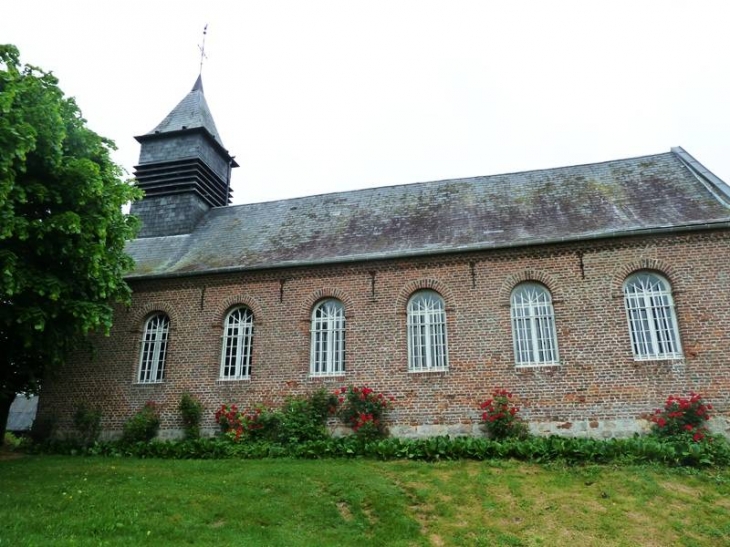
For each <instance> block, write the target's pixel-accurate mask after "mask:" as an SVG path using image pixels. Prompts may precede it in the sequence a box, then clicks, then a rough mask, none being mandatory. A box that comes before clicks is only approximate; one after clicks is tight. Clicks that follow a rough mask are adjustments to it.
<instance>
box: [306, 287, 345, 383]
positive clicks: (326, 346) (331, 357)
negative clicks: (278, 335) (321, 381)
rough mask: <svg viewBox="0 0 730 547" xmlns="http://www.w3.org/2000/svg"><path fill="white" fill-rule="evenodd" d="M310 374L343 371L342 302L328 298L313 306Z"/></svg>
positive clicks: (320, 374) (331, 373)
mask: <svg viewBox="0 0 730 547" xmlns="http://www.w3.org/2000/svg"><path fill="white" fill-rule="evenodd" d="M310 332H311V349H310V360H309V363H310V364H309V374H310V375H311V376H342V375H343V374H345V306H344V305H343V304H342V302H340V301H339V300H336V299H334V298H328V299H327V300H323V301H321V302H319V303H318V304H317V305H316V306H315V307H314V309H313V310H312V326H311V331H310Z"/></svg>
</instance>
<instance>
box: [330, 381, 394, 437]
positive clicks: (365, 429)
mask: <svg viewBox="0 0 730 547" xmlns="http://www.w3.org/2000/svg"><path fill="white" fill-rule="evenodd" d="M336 395H338V397H339V402H340V403H341V405H342V406H341V407H340V410H339V416H340V419H341V420H342V421H343V422H344V423H345V424H346V425H348V426H350V427H351V428H352V430H353V431H354V432H355V435H357V436H358V437H360V438H361V439H363V440H372V439H380V438H383V437H386V436H387V434H388V432H387V429H386V427H385V425H384V424H383V418H384V416H385V413H386V412H387V411H388V409H389V408H390V407H391V404H392V402H393V398H392V397H386V396H385V395H383V394H382V393H375V391H374V390H372V389H370V388H369V387H367V386H363V387H357V386H349V387H342V388H340V389H339V390H338V391H337V392H336Z"/></svg>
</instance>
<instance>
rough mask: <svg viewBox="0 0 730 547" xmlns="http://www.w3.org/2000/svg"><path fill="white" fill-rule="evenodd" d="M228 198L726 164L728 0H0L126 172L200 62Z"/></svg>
mask: <svg viewBox="0 0 730 547" xmlns="http://www.w3.org/2000/svg"><path fill="white" fill-rule="evenodd" d="M206 24H208V35H207V41H206V53H207V59H206V61H205V64H204V66H203V82H204V88H205V95H206V98H207V100H208V104H209V106H210V108H211V111H212V113H213V116H214V118H215V121H216V125H217V127H218V130H219V132H220V135H221V138H222V140H223V144H224V146H225V147H226V148H227V149H228V150H229V152H230V153H231V154H232V155H234V156H236V160H237V161H238V163H239V164H240V165H241V167H240V168H238V169H236V170H234V174H233V189H234V196H233V197H234V203H249V202H256V201H266V200H273V199H283V198H289V197H295V196H302V195H309V194H319V193H326V192H333V191H341V190H349V189H356V188H368V187H374V186H383V185H393V184H402V183H409V182H423V181H428V180H441V179H447V178H458V177H468V176H476V175H492V174H499V173H508V172H515V171H527V170H532V169H542V168H549V167H560V166H565V165H575V164H581V163H591V162H598V161H605V160H611V159H617V158H625V157H633V156H641V155H645V154H656V153H661V152H667V151H669V149H670V148H671V147H672V146H677V145H679V146H683V147H684V148H685V149H686V150H687V151H688V152H689V153H690V154H692V155H694V156H695V157H696V158H697V159H698V160H699V161H700V162H702V163H703V164H704V165H705V166H706V167H707V168H709V169H710V170H711V171H713V172H714V173H715V174H716V175H718V176H719V177H720V178H721V179H723V180H725V181H726V182H728V183H730V2H727V1H722V0H718V1H701V0H694V1H686V2H684V1H682V2H680V1H671V0H662V1H638V0H632V1H621V0H611V1H609V2H598V1H585V0H583V1H560V0H553V1H549V2H547V1H510V2H507V1H503V2H491V1H486V0H485V1H481V2H477V1H474V2H470V1H459V0H443V1H428V0H414V1H407V0H387V1H378V0H367V1H358V2H356V1H345V0H332V1H325V0H306V1H304V0H292V1H277V0H265V1H264V0H260V1H257V2H253V1H223V0H199V1H197V2H190V1H182V0H175V1H161V0H145V1H140V0H118V1H102V0H93V1H92V0H89V1H86V0H84V1H80V0H71V1H67V2H60V1H54V0H8V1H7V2H6V3H5V5H3V9H2V16H1V17H0V42H3V43H13V44H15V45H17V46H18V47H19V49H20V52H21V59H22V60H23V61H24V62H27V63H31V64H35V65H37V66H40V67H42V68H44V69H46V70H51V71H53V72H54V73H55V74H56V76H58V78H59V79H60V85H61V87H62V89H63V90H64V91H65V92H66V93H67V94H68V95H70V96H74V97H76V99H77V101H78V103H79V105H80V107H81V109H82V111H83V113H84V116H85V117H86V118H87V120H88V121H89V125H90V127H91V128H92V129H94V130H95V131H97V132H98V133H100V134H102V135H104V136H105V137H109V138H111V139H113V140H114V141H115V142H116V143H117V146H118V147H119V151H118V152H117V153H116V155H115V159H116V160H117V162H118V163H120V164H121V165H123V166H124V167H125V168H126V169H127V170H128V171H129V172H130V173H131V172H132V168H133V166H134V165H135V164H136V162H137V159H138V156H139V145H138V144H137V142H136V141H135V140H134V139H133V136H134V135H140V134H144V133H146V132H148V131H150V130H151V129H152V128H153V127H155V126H156V125H157V124H158V123H159V122H160V121H161V120H162V119H163V118H164V117H165V115H166V114H167V113H168V112H169V111H170V110H171V109H172V108H173V107H174V106H175V105H176V104H177V103H178V102H179V101H180V100H181V99H182V98H183V97H184V96H185V95H186V94H187V93H188V92H189V91H190V88H191V87H192V85H193V83H194V82H195V79H196V78H197V76H198V67H199V60H200V56H199V50H198V46H199V44H201V42H202V30H203V27H204V26H205V25H206Z"/></svg>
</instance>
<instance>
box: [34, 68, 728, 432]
mask: <svg viewBox="0 0 730 547" xmlns="http://www.w3.org/2000/svg"><path fill="white" fill-rule="evenodd" d="M137 140H138V141H139V143H140V145H141V152H140V159H139V165H138V166H137V167H136V178H137V184H138V185H139V187H140V188H142V189H143V190H144V191H145V197H144V199H142V200H141V201H139V202H137V203H135V204H134V205H133V206H132V211H131V212H132V213H133V214H135V215H138V216H139V218H140V219H141V221H142V229H141V231H140V232H139V235H138V237H137V239H135V240H134V241H131V242H130V243H129V245H128V249H127V250H128V253H129V254H130V255H131V256H132V257H133V258H134V260H135V262H136V266H135V269H134V270H133V271H132V272H130V273H129V274H128V276H127V281H128V283H129V284H130V286H131V287H132V290H133V297H132V304H131V306H129V307H126V306H119V307H118V308H117V309H116V311H115V316H114V326H113V328H112V331H111V334H110V336H108V337H104V336H98V337H94V338H93V351H92V350H88V351H81V352H78V353H77V354H75V355H74V356H73V357H72V358H71V359H70V360H69V362H68V363H67V365H66V366H65V368H63V370H61V372H60V373H59V374H58V375H57V376H55V377H54V378H53V379H52V380H50V381H49V382H47V384H46V385H44V388H43V394H42V397H41V404H40V410H39V412H40V414H41V415H44V414H45V415H54V416H57V417H58V419H59V426H60V427H61V430H64V429H67V430H68V429H71V427H72V417H73V413H74V411H75V409H76V408H77V407H78V406H79V405H80V404H81V403H85V404H87V405H89V406H92V407H97V408H100V409H101V410H102V412H103V421H102V426H103V429H104V431H105V434H106V435H107V436H108V437H113V436H115V435H118V434H120V433H121V429H122V425H123V423H124V422H125V421H126V420H127V419H128V418H129V417H130V416H132V415H133V414H134V413H136V412H137V411H138V410H139V409H140V408H141V407H142V406H143V405H144V404H145V403H146V402H147V401H154V402H155V403H157V404H158V405H159V407H160V408H161V413H162V414H161V415H162V428H161V432H160V434H161V436H163V437H174V436H176V435H178V434H179V433H180V431H181V428H182V422H181V418H180V415H179V412H178V404H179V401H180V397H181V395H182V394H183V393H184V392H190V393H191V394H193V395H194V396H195V397H197V398H198V399H199V400H200V401H201V402H202V403H203V404H204V408H205V411H204V423H203V429H204V430H207V431H208V432H213V431H215V429H216V427H215V423H214V417H213V415H214V412H215V410H216V409H218V408H219V407H220V405H221V404H224V403H236V404H237V405H238V406H239V408H242V409H246V408H253V407H254V405H257V404H259V403H263V404H265V405H268V406H278V405H280V404H281V403H282V402H283V401H284V399H285V398H286V397H287V396H291V395H300V394H306V393H311V392H312V391H314V390H317V389H319V388H325V389H327V390H335V389H336V388H339V387H341V386H346V385H357V386H363V385H367V386H369V387H371V388H373V389H375V390H377V391H378V392H382V393H384V394H387V395H391V396H393V397H394V398H395V401H394V404H393V408H392V410H391V411H390V412H389V413H388V426H389V429H390V432H391V434H393V435H397V436H403V437H413V436H429V435H438V434H451V435H455V434H481V433H480V430H479V425H478V422H479V417H480V413H481V411H480V410H479V403H480V402H482V401H484V400H485V399H487V398H489V397H490V394H491V392H492V391H493V390H494V389H495V388H497V387H503V388H506V389H508V390H509V391H511V392H512V393H514V396H515V400H516V401H517V404H518V405H519V406H520V408H521V411H520V415H521V416H522V417H523V418H524V419H525V420H527V421H528V422H529V424H530V428H531V430H532V432H533V433H537V434H550V433H558V434H563V435H571V436H592V437H614V436H625V435H630V434H632V433H633V432H636V431H643V430H645V429H646V428H647V424H648V422H647V421H646V417H647V416H648V415H649V414H651V413H652V412H653V411H654V409H656V408H659V407H661V406H662V405H663V402H664V401H665V399H666V397H667V396H668V395H670V394H674V395H688V394H689V393H690V392H697V393H701V394H702V395H703V396H704V398H705V400H706V401H707V402H709V403H712V405H713V407H714V409H715V410H714V414H715V417H714V418H713V419H712V420H711V424H710V425H711V428H712V429H714V430H715V431H717V432H721V433H724V434H726V435H727V434H728V432H730V422H729V421H728V418H729V417H730V359H728V356H727V352H728V348H730V246H729V242H730V188H729V187H728V186H727V185H726V184H725V183H724V182H723V181H721V180H720V179H719V178H718V177H716V176H715V175H713V174H712V173H711V172H709V171H708V170H707V169H706V168H705V167H703V166H702V164H700V163H699V162H698V161H697V160H696V159H694V158H693V157H692V156H691V155H690V154H689V153H688V152H686V151H685V150H683V149H682V148H679V147H677V148H672V149H671V151H669V152H663V153H659V154H655V155H650V156H643V157H637V158H628V159H619V160H612V161H606V162H602V163H595V164H589V165H577V166H570V167H561V168H556V169H544V170H538V171H528V172H521V173H511V174H505V175H493V176H480V177H473V178H464V179H455V180H441V181H435V182H425V183H418V184H405V185H397V186H390V187H382V188H372V189H367V190H357V191H347V192H338V193H332V194H325V195H318V196H311V197H304V198H295V199H286V200H279V201H272V202H267V203H252V204H244V205H230V201H231V188H230V180H231V170H232V169H234V168H236V167H238V164H237V163H236V160H235V159H234V157H233V156H232V155H231V154H230V153H229V152H228V150H226V148H225V147H224V145H223V142H222V141H221V138H220V135H219V134H218V131H217V129H216V126H215V123H214V121H213V117H212V116H211V113H210V110H209V108H208V105H207V103H206V99H205V95H204V92H203V85H202V82H201V79H200V78H198V80H197V82H196V83H195V85H194V87H193V88H192V90H191V91H190V93H188V94H187V95H186V96H185V97H184V98H183V100H182V101H181V102H180V103H179V104H178V105H177V106H176V107H175V108H174V109H173V110H172V111H171V112H170V113H169V114H168V115H167V117H166V118H164V120H163V121H162V122H161V123H160V124H159V125H158V126H157V127H155V129H153V130H152V131H150V132H149V133H146V134H144V135H141V136H139V137H137Z"/></svg>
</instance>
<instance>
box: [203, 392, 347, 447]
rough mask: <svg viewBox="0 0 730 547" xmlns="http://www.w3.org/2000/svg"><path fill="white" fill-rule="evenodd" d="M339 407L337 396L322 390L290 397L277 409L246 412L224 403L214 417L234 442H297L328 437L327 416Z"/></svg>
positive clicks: (222, 430) (262, 407)
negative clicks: (307, 394) (302, 395)
mask: <svg viewBox="0 0 730 547" xmlns="http://www.w3.org/2000/svg"><path fill="white" fill-rule="evenodd" d="M336 408H337V397H335V396H334V395H331V394H330V393H327V391H325V390H323V389H320V390H318V391H315V392H314V393H312V394H311V395H309V396H306V397H289V398H287V399H286V401H285V403H284V406H283V407H282V408H280V409H277V410H269V409H267V408H265V407H264V406H262V405H259V406H257V407H255V408H254V409H253V410H252V411H250V412H248V413H244V412H241V411H240V410H239V409H238V407H237V406H236V405H222V406H221V408H220V409H218V411H216V413H215V420H216V423H218V425H219V426H220V428H221V432H222V433H223V434H224V435H225V436H226V437H228V438H229V439H231V440H232V441H240V440H243V439H250V440H267V441H271V442H276V443H281V444H295V443H300V442H304V441H312V440H320V439H326V438H328V437H329V433H328V431H327V428H326V422H327V417H328V416H329V415H330V414H332V413H333V412H334V411H335V410H336Z"/></svg>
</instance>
